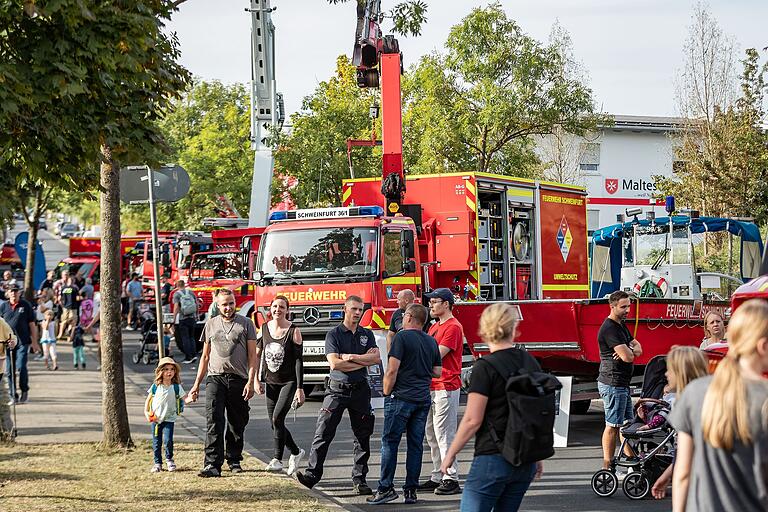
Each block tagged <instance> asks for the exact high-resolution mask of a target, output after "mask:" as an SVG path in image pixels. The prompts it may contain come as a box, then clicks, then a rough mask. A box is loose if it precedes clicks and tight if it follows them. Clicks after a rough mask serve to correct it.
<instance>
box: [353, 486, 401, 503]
mask: <svg viewBox="0 0 768 512" xmlns="http://www.w3.org/2000/svg"><path fill="white" fill-rule="evenodd" d="M358 485H365V484H358ZM366 487H367V486H366ZM396 499H397V493H396V492H395V490H394V489H392V488H391V487H390V488H389V489H387V490H386V491H383V492H382V491H380V490H377V491H376V492H375V493H373V496H371V497H370V498H366V500H365V501H366V503H369V504H371V505H381V504H382V503H389V502H390V501H394V500H396Z"/></svg>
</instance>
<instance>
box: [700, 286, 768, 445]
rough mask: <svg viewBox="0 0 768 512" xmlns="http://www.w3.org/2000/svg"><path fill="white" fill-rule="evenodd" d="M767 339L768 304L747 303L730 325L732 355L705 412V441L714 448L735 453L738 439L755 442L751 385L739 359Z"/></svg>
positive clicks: (720, 370)
mask: <svg viewBox="0 0 768 512" xmlns="http://www.w3.org/2000/svg"><path fill="white" fill-rule="evenodd" d="M766 337H768V302H765V301H764V300H762V299H752V300H748V301H746V302H745V303H744V304H742V305H741V306H740V307H739V309H737V310H736V312H735V313H734V314H733V316H732V317H731V320H730V322H729V323H728V354H726V356H725V357H724V358H723V360H722V361H720V364H718V365H717V369H716V370H715V375H714V377H713V378H712V383H711V384H710V385H709V389H708V390H707V394H706V395H705V396H704V404H703V405H702V409H701V422H702V429H703V433H704V441H706V442H707V443H709V444H710V445H711V446H713V447H714V448H722V449H724V450H727V451H731V450H733V446H734V444H735V442H736V441H737V440H738V441H740V442H741V443H743V444H751V442H752V433H751V431H750V428H749V426H750V420H749V403H748V402H747V385H746V383H745V382H744V378H743V377H742V375H741V367H740V366H739V359H740V358H741V357H744V356H750V355H752V354H754V353H755V351H756V350H757V342H758V341H760V340H761V339H763V338H766Z"/></svg>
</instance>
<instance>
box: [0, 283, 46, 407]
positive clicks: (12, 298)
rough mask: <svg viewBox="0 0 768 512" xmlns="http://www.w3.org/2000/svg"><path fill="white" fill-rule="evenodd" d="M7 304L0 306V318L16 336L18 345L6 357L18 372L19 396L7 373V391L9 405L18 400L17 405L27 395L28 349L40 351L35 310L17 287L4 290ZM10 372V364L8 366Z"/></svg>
mask: <svg viewBox="0 0 768 512" xmlns="http://www.w3.org/2000/svg"><path fill="white" fill-rule="evenodd" d="M6 294H7V296H8V302H3V303H2V304H0V317H2V318H3V319H4V320H5V321H6V322H7V323H8V325H9V326H10V327H11V329H13V332H14V333H15V334H16V339H17V340H18V344H17V345H16V346H15V347H14V348H13V349H9V350H8V357H13V358H15V359H14V362H15V365H16V371H18V372H19V388H21V396H20V397H19V396H18V393H16V376H15V375H14V374H13V373H12V372H10V371H8V391H9V392H10V395H11V403H13V402H15V401H17V400H18V403H22V404H23V403H24V402H26V401H27V394H28V393H29V372H28V371H27V358H28V356H29V347H30V346H32V347H33V348H34V349H35V351H39V350H40V346H39V345H38V343H37V324H36V323H35V320H36V318H35V310H34V308H33V307H32V304H30V303H29V302H27V300H26V299H23V298H21V290H20V288H19V286H18V285H15V284H14V285H11V286H10V287H9V288H8V290H6ZM8 368H9V370H10V363H9V364H8Z"/></svg>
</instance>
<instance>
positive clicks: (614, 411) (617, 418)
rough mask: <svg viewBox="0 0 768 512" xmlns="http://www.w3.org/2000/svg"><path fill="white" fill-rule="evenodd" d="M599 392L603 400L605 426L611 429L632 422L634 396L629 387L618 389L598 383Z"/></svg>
mask: <svg viewBox="0 0 768 512" xmlns="http://www.w3.org/2000/svg"><path fill="white" fill-rule="evenodd" d="M597 391H598V392H599V393H600V398H602V399H603V407H604V409H605V424H606V425H608V426H609V427H621V426H623V425H625V424H626V423H629V422H630V421H632V418H634V417H635V411H634V409H633V408H632V396H631V395H630V394H629V388H628V387H617V386H609V385H608V384H603V383H602V382H598V383H597Z"/></svg>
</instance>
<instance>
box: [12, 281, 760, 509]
mask: <svg viewBox="0 0 768 512" xmlns="http://www.w3.org/2000/svg"><path fill="white" fill-rule="evenodd" d="M5 278H6V276H4V280H3V282H2V283H1V285H2V293H3V296H4V297H5V300H3V301H2V302H0V338H3V340H2V341H7V342H8V343H7V346H8V356H9V357H8V358H7V363H6V364H8V363H10V365H11V368H12V369H13V370H15V372H16V374H17V376H18V380H17V379H16V375H14V372H13V371H8V372H7V373H8V384H9V390H10V393H11V397H10V398H11V401H12V402H17V403H24V402H26V401H27V400H28V399H29V390H30V386H29V372H28V369H27V365H28V357H29V355H30V354H37V357H39V358H40V359H42V360H43V361H44V362H45V364H46V366H47V367H48V369H50V370H51V371H55V370H56V369H57V368H58V367H59V363H60V361H59V358H58V356H57V351H56V344H57V342H61V341H63V340H66V341H67V342H69V343H72V346H73V348H74V351H73V353H74V355H73V357H74V360H73V364H74V367H75V368H76V369H77V368H78V366H80V367H81V368H85V360H84V358H83V357H82V350H77V347H78V343H82V333H83V332H86V331H87V332H92V333H94V335H95V336H97V333H98V330H97V329H98V318H99V313H98V311H99V301H98V294H95V293H94V290H93V285H92V283H90V282H88V281H87V280H84V279H81V278H80V276H70V275H69V274H68V273H67V272H66V271H64V272H62V274H61V276H60V278H59V279H54V275H53V274H52V273H49V275H48V278H47V279H46V281H45V282H44V283H43V284H42V285H41V287H40V289H39V290H37V292H36V297H37V303H36V304H34V305H33V304H31V303H30V302H28V301H27V300H26V299H24V298H23V297H22V296H21V289H20V286H19V285H18V283H17V282H15V281H14V280H13V279H12V278H8V279H5ZM134 283H136V284H134ZM140 284H141V283H140V281H138V279H137V277H136V276H135V275H134V276H131V277H130V278H129V279H127V280H126V282H125V283H124V286H123V291H124V296H125V298H126V299H127V300H126V302H127V304H128V306H129V307H128V308H127V311H125V314H126V316H127V319H131V314H132V313H133V314H135V305H136V302H138V301H140V300H141V299H142V296H143V294H142V291H141V289H140ZM163 284H164V288H163V291H162V300H163V304H164V305H165V306H167V309H168V310H170V311H173V313H174V316H175V318H176V325H175V326H174V332H175V334H176V337H177V342H178V345H179V348H180V349H181V351H182V352H183V354H184V361H183V363H191V362H194V361H196V360H197V353H196V348H195V346H196V344H195V339H194V323H195V321H196V318H197V309H196V308H197V298H196V297H195V296H194V294H193V293H192V292H191V291H189V290H187V289H186V288H185V283H184V281H183V280H178V281H177V282H176V283H175V287H176V289H175V291H174V292H173V294H172V293H171V291H172V288H171V286H170V284H168V283H167V281H165V282H164V283H163ZM189 298H191V299H192V301H194V308H195V309H194V312H193V310H192V305H191V301H190V300H189ZM425 299H426V300H427V301H428V302H427V303H426V304H425V305H422V304H419V303H416V302H415V296H414V294H413V293H412V292H411V291H410V290H403V291H401V292H400V293H399V294H398V296H397V302H398V306H399V309H398V310H397V312H395V314H394V315H393V316H392V321H391V324H390V327H389V333H388V336H387V340H386V344H387V361H386V363H387V364H386V371H385V372H384V374H383V396H384V397H385V398H384V415H383V427H382V433H381V459H380V461H381V462H380V470H379V476H378V482H377V485H375V486H370V485H369V479H368V475H369V469H370V468H369V464H368V462H369V459H370V455H371V442H370V441H371V436H372V435H373V433H374V426H375V417H374V413H373V409H372V407H371V395H372V390H371V384H370V377H369V375H370V374H373V375H376V374H378V372H379V369H380V368H381V367H383V366H384V365H383V364H382V363H383V362H382V360H381V354H380V352H379V347H378V345H377V344H376V340H375V337H374V333H373V332H372V331H371V330H369V329H367V328H365V327H362V326H361V325H360V319H361V317H362V313H363V310H364V302H363V299H361V298H360V297H357V296H349V297H347V300H346V302H345V303H344V307H343V320H342V322H341V323H340V324H339V325H338V326H336V327H334V328H333V329H331V330H330V331H329V332H328V333H327V335H326V339H325V354H326V358H327V359H328V362H329V364H330V374H329V381H328V393H327V394H326V396H325V397H324V399H323V403H322V406H321V407H320V410H319V413H318V417H317V424H316V429H315V433H314V436H313V438H312V440H311V442H310V443H308V446H307V447H306V448H307V449H306V450H305V449H303V448H302V446H301V444H302V443H301V440H300V439H297V438H296V437H294V435H293V434H292V433H291V432H290V430H289V428H288V426H287V425H286V421H285V419H286V417H287V415H288V414H289V412H290V411H291V410H295V409H297V408H298V407H301V406H302V405H303V403H304V402H305V400H306V397H305V395H304V389H303V388H304V382H303V378H304V367H303V364H304V363H303V339H302V333H301V330H300V329H299V328H298V327H297V326H296V325H294V324H293V323H292V322H291V321H290V319H289V314H288V312H289V308H290V304H289V299H288V298H287V297H286V296H283V295H277V296H276V297H274V299H273V301H272V303H271V305H270V319H269V321H268V322H266V323H265V324H264V325H262V326H261V328H260V329H258V330H257V329H256V327H255V325H254V323H253V322H252V321H251V320H250V319H249V318H246V317H243V316H240V315H237V314H236V307H235V297H234V295H233V292H232V291H231V290H228V289H219V290H217V291H216V292H215V294H214V310H215V313H216V314H215V315H209V316H208V319H207V321H206V323H205V326H204V328H203V332H202V335H201V341H202V342H203V349H202V353H201V355H200V363H199V366H198V368H197V372H196V375H195V378H194V383H193V384H192V386H191V387H190V389H189V392H186V391H185V390H184V388H183V387H182V386H181V365H180V364H179V363H177V362H176V361H175V360H174V359H172V358H170V357H165V358H163V359H161V360H160V362H159V364H158V366H157V369H156V371H155V378H154V382H153V384H152V386H151V387H150V389H149V390H148V393H147V400H146V404H145V415H146V419H147V420H148V421H149V422H150V423H151V424H152V437H153V452H154V460H153V465H152V471H153V472H159V471H162V469H163V460H162V456H163V452H164V455H165V459H166V461H165V463H166V467H167V470H168V471H174V470H175V469H176V465H175V463H174V461H173V426H174V423H175V421H176V419H177V418H178V416H179V415H180V414H182V411H183V409H184V404H186V403H193V402H196V401H198V400H199V399H200V394H201V387H202V385H203V383H205V408H206V425H207V426H206V439H205V450H204V452H205V454H204V460H203V467H202V469H201V470H200V471H199V473H198V475H199V476H200V477H218V476H221V473H222V470H223V466H224V463H225V462H226V463H227V467H228V469H229V471H231V472H235V473H237V472H240V471H242V466H241V461H242V459H243V444H244V441H243V439H244V432H245V428H246V426H247V424H248V422H249V416H250V405H249V401H250V400H251V398H252V397H254V396H256V395H262V394H263V395H265V406H266V412H267V417H268V418H269V420H270V423H271V429H272V435H273V453H272V459H271V460H270V461H269V462H268V463H267V465H266V467H265V469H266V470H267V471H286V473H288V474H289V475H294V476H295V477H296V479H297V480H298V481H299V482H300V483H301V484H302V485H304V486H306V487H308V488H312V487H314V486H315V485H317V484H318V483H319V482H320V481H321V480H322V478H323V473H324V467H325V462H326V458H327V456H328V453H329V449H330V446H331V444H332V443H333V440H334V438H335V435H336V432H337V428H338V426H339V423H340V422H341V420H342V418H343V416H344V413H345V412H346V415H347V416H348V417H349V420H350V426H351V430H352V434H353V437H354V453H353V462H352V471H351V487H352V489H353V491H354V492H355V493H356V494H358V495H361V496H367V498H366V501H367V502H368V503H370V504H381V503H388V502H391V501H393V500H396V499H398V498H399V495H398V493H397V491H396V490H395V487H394V475H395V471H396V467H397V458H398V449H399V445H400V441H401V439H402V436H403V434H405V436H406V448H407V449H406V460H405V470H406V478H405V481H404V485H403V498H404V503H407V504H411V503H416V502H417V500H418V497H417V492H432V493H435V494H438V495H451V494H461V510H462V511H480V510H517V509H518V507H519V506H520V504H521V502H522V499H523V496H524V494H525V492H526V491H527V489H528V487H529V486H530V484H531V483H532V481H533V480H534V479H536V478H540V477H541V476H542V474H543V464H542V462H541V461H540V460H533V461H530V462H526V463H524V464H518V463H513V462H512V461H510V460H509V458H508V457H507V455H506V454H505V452H504V450H503V449H502V444H501V441H500V439H501V440H502V441H503V436H504V433H505V431H506V427H507V423H508V421H509V414H510V409H509V407H508V403H507V398H506V396H505V395H506V392H505V390H506V389H507V387H506V386H507V383H508V377H509V376H510V375H514V374H516V372H520V371H522V372H527V373H535V372H540V371H541V368H540V367H539V364H538V363H537V361H536V360H535V359H534V358H533V357H531V356H530V355H529V354H528V353H527V352H526V351H525V350H524V349H521V348H519V347H518V346H517V345H516V344H515V336H516V333H517V329H518V322H519V318H518V314H517V310H516V309H515V308H514V307H513V306H511V305H509V304H501V303H500V304H494V305H491V306H489V307H487V308H485V309H484V311H483V313H482V316H481V318H480V331H479V335H480V337H481V339H482V340H483V341H484V342H485V343H487V345H488V347H489V351H490V354H489V355H487V356H485V357H483V358H480V359H478V360H476V361H475V364H474V366H473V371H472V374H471V378H470V380H469V382H468V386H467V393H468V397H467V402H466V407H465V411H464V414H463V417H462V418H461V421H460V422H459V416H460V415H459V398H460V393H461V391H460V389H461V386H462V383H461V368H462V349H463V345H464V340H465V335H464V330H463V327H462V325H461V324H460V323H459V322H458V320H457V319H456V318H455V317H454V316H453V313H452V311H453V307H454V300H455V299H454V295H453V293H452V292H451V291H450V290H448V289H445V288H439V289H437V290H434V291H433V292H431V293H429V294H425ZM425 306H426V307H425ZM631 307H632V305H631V298H630V296H629V295H628V294H626V293H625V292H622V291H618V292H614V293H613V294H612V295H611V296H610V297H609V315H608V317H607V318H606V319H605V321H604V322H603V324H602V325H601V327H600V329H599V333H598V336H597V340H596V344H597V346H598V348H599V350H600V357H601V363H600V370H599V377H598V390H599V394H600V397H601V398H602V401H603V404H604V411H605V412H604V414H605V427H604V430H603V435H602V448H603V466H604V467H605V468H611V467H613V465H612V462H613V461H614V460H615V455H616V449H617V444H618V441H619V440H620V439H621V437H622V436H621V435H622V428H624V427H626V426H627V425H628V424H630V423H632V422H635V421H638V418H639V421H641V422H642V423H643V424H642V425H641V426H640V427H639V429H640V430H642V429H650V428H654V427H655V426H656V423H655V422H657V418H655V417H653V415H652V414H650V412H649V411H651V410H652V406H653V405H654V403H657V402H663V403H664V404H666V405H667V406H669V407H671V411H672V412H671V415H670V416H669V421H670V423H671V425H672V426H673V427H674V428H675V429H676V431H677V439H678V441H677V446H676V449H675V452H674V454H675V457H674V463H673V464H671V465H670V466H669V467H668V468H666V470H665V471H664V472H663V473H662V474H661V476H659V477H658V479H657V480H656V481H655V482H653V487H652V495H653V496H654V497H655V498H657V499H662V498H664V497H666V495H667V492H668V488H669V485H670V484H671V486H672V496H673V509H674V510H675V511H683V510H686V509H687V510H737V509H738V510H766V508H767V506H768V484H767V483H768V470H767V469H766V467H768V466H767V465H766V462H765V460H766V454H768V405H767V404H768V381H766V380H765V378H764V374H766V372H768V303H766V302H765V301H759V300H752V301H748V302H746V303H745V304H743V305H742V306H741V307H739V308H738V309H737V310H736V312H735V313H734V314H733V316H732V317H731V318H730V321H729V324H728V327H727V329H726V328H725V322H724V318H723V316H722V315H720V314H718V313H715V312H710V313H708V314H707V315H706V316H705V318H704V327H705V337H704V340H703V341H702V345H701V347H702V348H704V347H706V346H708V345H710V344H711V343H720V342H724V341H726V340H727V342H728V345H729V349H728V352H727V355H726V356H725V358H724V359H723V361H722V362H720V364H719V366H718V367H717V370H716V371H715V373H714V375H713V376H709V375H708V362H707V360H706V359H705V358H704V356H703V355H702V352H701V351H700V349H698V348H694V347H682V346H676V347H673V348H672V350H671V351H670V352H669V353H668V354H667V356H666V375H665V376H666V387H665V388H664V393H663V397H662V399H660V400H655V401H650V400H641V401H639V402H635V403H633V400H632V397H631V395H630V379H631V378H632V376H633V374H634V362H635V360H636V358H638V357H640V356H641V355H642V354H643V347H642V345H641V343H640V341H638V340H636V339H634V336H633V334H632V332H631V331H630V329H628V328H627V326H626V325H625V320H626V318H627V315H628V313H629V312H630V309H631ZM78 331H81V332H80V334H78ZM377 367H378V368H377ZM500 369H501V370H500ZM424 438H426V440H427V444H428V446H429V457H430V459H431V462H432V471H431V472H430V474H429V477H428V478H426V479H425V480H423V481H422V480H421V479H420V477H421V468H422V461H423V455H424V454H423V451H424V448H423V444H424ZM472 438H474V454H473V458H472V463H471V466H470V469H469V473H468V474H467V475H465V477H464V479H463V480H464V484H463V488H462V486H461V484H460V483H459V480H460V475H459V472H458V467H457V463H456V461H457V455H458V454H459V453H460V452H461V450H462V449H463V448H464V447H465V446H466V444H467V443H468V442H469V441H470V440H471V439H472ZM286 449H287V452H288V459H287V463H286V464H284V461H285V456H286V453H285V452H286ZM628 456H637V454H628ZM305 460H306V463H305V464H306V467H303V468H302V463H304V462H305Z"/></svg>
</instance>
